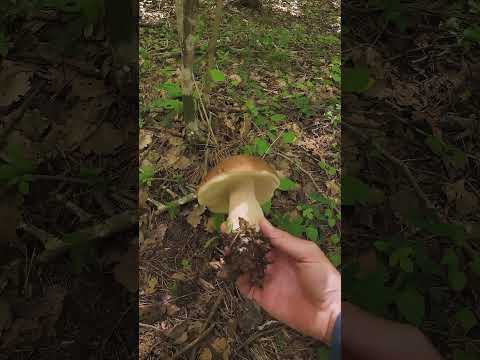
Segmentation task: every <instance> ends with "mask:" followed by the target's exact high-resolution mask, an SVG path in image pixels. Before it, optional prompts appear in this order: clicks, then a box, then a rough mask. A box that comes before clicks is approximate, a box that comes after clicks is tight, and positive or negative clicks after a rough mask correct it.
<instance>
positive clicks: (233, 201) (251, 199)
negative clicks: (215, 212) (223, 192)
mask: <svg viewBox="0 0 480 360" xmlns="http://www.w3.org/2000/svg"><path fill="white" fill-rule="evenodd" d="M239 218H243V219H245V220H246V221H247V222H248V223H249V224H250V225H251V226H254V227H255V228H256V230H257V231H258V230H259V229H260V225H259V223H260V220H262V219H263V218H264V215H263V211H262V208H261V207H260V204H259V203H258V201H257V198H256V196H255V184H254V182H253V180H252V179H245V180H244V181H242V182H241V183H239V184H238V185H237V186H236V187H235V189H233V190H232V191H231V192H230V202H229V210H228V221H229V223H230V224H231V225H232V230H233V231H235V230H236V229H238V228H239V227H240V224H239V220H238V219H239Z"/></svg>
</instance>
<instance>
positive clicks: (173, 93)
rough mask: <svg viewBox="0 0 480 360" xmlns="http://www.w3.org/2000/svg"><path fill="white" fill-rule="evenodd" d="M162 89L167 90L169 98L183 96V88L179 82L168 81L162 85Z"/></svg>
mask: <svg viewBox="0 0 480 360" xmlns="http://www.w3.org/2000/svg"><path fill="white" fill-rule="evenodd" d="M160 89H163V90H165V91H166V92H167V96H168V97H169V98H172V99H176V98H179V97H182V89H181V88H180V86H178V85H177V84H174V83H169V82H167V83H164V84H162V85H160Z"/></svg>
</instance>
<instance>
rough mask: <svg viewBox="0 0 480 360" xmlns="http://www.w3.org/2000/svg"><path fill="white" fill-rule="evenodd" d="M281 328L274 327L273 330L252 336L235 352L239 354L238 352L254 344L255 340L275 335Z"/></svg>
mask: <svg viewBox="0 0 480 360" xmlns="http://www.w3.org/2000/svg"><path fill="white" fill-rule="evenodd" d="M280 327H281V326H276V327H273V328H271V329H267V330H264V331H259V332H257V333H255V334H253V335H252V336H250V337H249V338H248V339H247V340H245V342H244V343H243V344H241V345H240V346H239V347H238V349H236V350H235V352H236V353H237V354H238V352H239V351H240V350H242V349H243V348H244V347H245V346H247V345H249V344H251V343H252V342H254V341H255V340H257V339H258V338H259V337H261V336H265V335H269V334H271V333H274V332H275V331H277V330H278V329H279V328H280Z"/></svg>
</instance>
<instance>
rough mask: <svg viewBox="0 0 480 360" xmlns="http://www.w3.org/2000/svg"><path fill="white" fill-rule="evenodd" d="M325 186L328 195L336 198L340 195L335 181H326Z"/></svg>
mask: <svg viewBox="0 0 480 360" xmlns="http://www.w3.org/2000/svg"><path fill="white" fill-rule="evenodd" d="M325 185H326V186H327V189H328V192H329V193H330V195H332V196H336V195H338V194H340V186H338V184H337V183H336V181H335V180H330V181H327V182H326V184H325Z"/></svg>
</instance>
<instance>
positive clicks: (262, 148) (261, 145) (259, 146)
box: [254, 139, 269, 155]
mask: <svg viewBox="0 0 480 360" xmlns="http://www.w3.org/2000/svg"><path fill="white" fill-rule="evenodd" d="M254 146H255V152H256V153H257V154H258V155H265V154H266V153H267V152H268V150H269V149H268V148H269V144H268V142H266V141H265V140H264V139H255V144H254Z"/></svg>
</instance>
